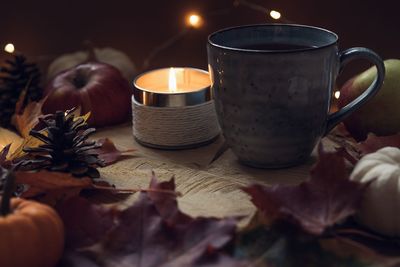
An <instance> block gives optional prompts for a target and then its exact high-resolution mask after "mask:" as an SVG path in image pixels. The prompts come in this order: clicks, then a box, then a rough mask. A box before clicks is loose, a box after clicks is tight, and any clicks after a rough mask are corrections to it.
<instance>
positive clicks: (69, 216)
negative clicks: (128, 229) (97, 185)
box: [56, 197, 116, 248]
mask: <svg viewBox="0 0 400 267" xmlns="http://www.w3.org/2000/svg"><path fill="white" fill-rule="evenodd" d="M56 208H57V211H58V213H59V215H60V216H61V219H62V220H63V222H64V226H65V242H66V243H65V244H66V247H67V248H71V247H72V248H80V247H85V246H91V245H93V244H95V243H96V242H98V241H100V239H102V238H103V237H104V236H105V234H106V233H107V232H108V231H109V230H110V229H111V227H113V226H114V223H115V222H114V218H115V215H116V213H115V209H113V208H106V207H105V206H101V205H93V204H92V203H90V202H89V201H88V200H87V199H85V198H82V197H72V198H70V199H67V200H66V201H64V202H62V203H61V204H59V205H57V207H56Z"/></svg>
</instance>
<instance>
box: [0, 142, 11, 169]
mask: <svg viewBox="0 0 400 267" xmlns="http://www.w3.org/2000/svg"><path fill="white" fill-rule="evenodd" d="M10 147H11V144H8V145H6V146H5V147H3V149H2V150H1V152H0V166H1V167H3V166H4V165H5V162H6V160H7V155H8V152H9V151H10Z"/></svg>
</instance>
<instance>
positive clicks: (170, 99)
mask: <svg viewBox="0 0 400 267" xmlns="http://www.w3.org/2000/svg"><path fill="white" fill-rule="evenodd" d="M134 85H135V88H134V96H135V99H136V101H137V102H139V103H140V104H144V105H147V106H156V107H180V106H188V105H196V104H201V103H204V102H206V101H209V100H210V99H211V94H210V78H209V75H208V72H206V71H204V70H199V69H194V68H165V69H158V70H153V71H149V72H146V73H144V74H142V75H140V76H138V77H137V78H136V80H135V81H134Z"/></svg>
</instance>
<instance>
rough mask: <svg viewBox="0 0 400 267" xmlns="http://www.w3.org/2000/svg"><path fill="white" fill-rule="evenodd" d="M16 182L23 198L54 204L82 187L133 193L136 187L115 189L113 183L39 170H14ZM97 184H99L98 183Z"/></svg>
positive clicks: (75, 193) (71, 195)
mask: <svg viewBox="0 0 400 267" xmlns="http://www.w3.org/2000/svg"><path fill="white" fill-rule="evenodd" d="M16 184H17V185H19V188H22V190H20V191H21V192H17V193H18V194H19V195H20V196H21V197H24V198H35V199H37V200H40V201H41V202H44V203H47V204H50V205H55V204H56V203H58V202H59V201H61V200H65V199H68V198H70V197H73V196H77V195H79V194H80V192H81V191H82V190H84V189H91V190H108V191H111V192H115V193H119V192H120V191H121V192H123V193H134V192H137V191H138V190H136V189H132V190H131V189H122V190H120V189H116V188H115V187H114V186H113V185H110V184H109V183H107V182H105V181H102V180H96V179H91V178H89V177H82V178H79V179H78V178H76V177H74V176H72V175H71V174H69V173H64V172H51V171H47V170H41V171H38V172H25V171H17V172H16ZM98 184H99V185H98Z"/></svg>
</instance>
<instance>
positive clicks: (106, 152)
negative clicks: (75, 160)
mask: <svg viewBox="0 0 400 267" xmlns="http://www.w3.org/2000/svg"><path fill="white" fill-rule="evenodd" d="M96 143H97V145H99V148H97V149H94V150H93V151H94V152H95V153H97V154H98V155H99V158H100V159H102V160H103V161H104V164H105V165H106V166H107V165H110V164H113V163H115V162H117V161H119V160H122V159H124V158H128V157H131V156H132V155H126V153H130V152H132V151H134V149H126V150H122V151H121V150H118V149H117V148H116V147H115V145H114V143H113V142H112V141H111V140H110V139H109V138H102V139H99V140H97V142H96Z"/></svg>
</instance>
